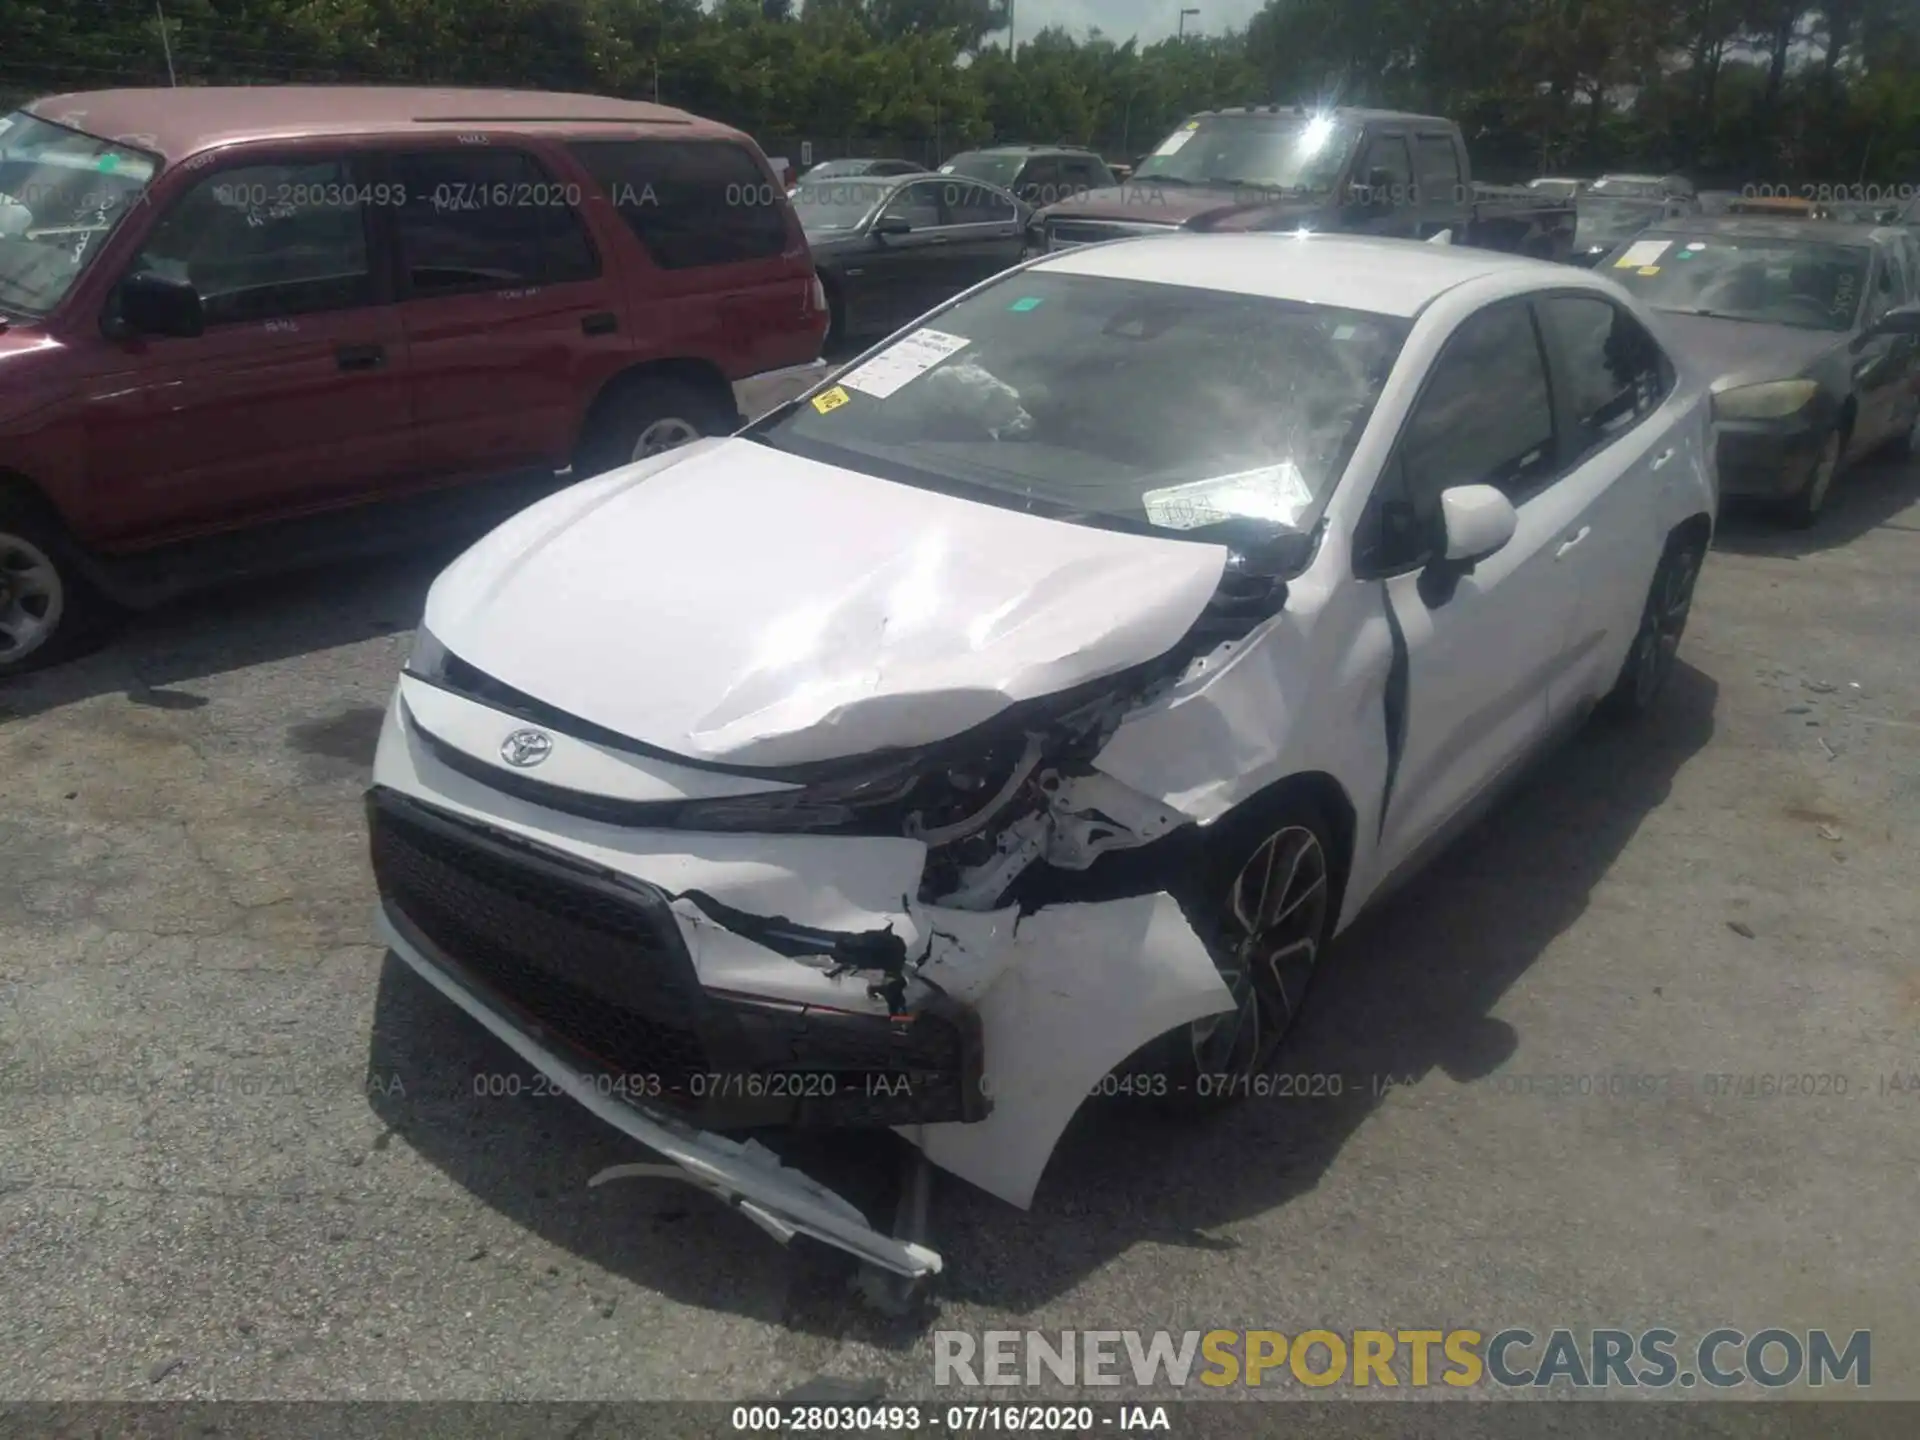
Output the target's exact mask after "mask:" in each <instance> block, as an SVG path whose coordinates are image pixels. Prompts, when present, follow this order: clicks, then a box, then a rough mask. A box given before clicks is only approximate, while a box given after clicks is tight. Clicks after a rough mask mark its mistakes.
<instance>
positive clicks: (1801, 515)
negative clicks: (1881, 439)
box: [1785, 429, 1846, 530]
mask: <svg viewBox="0 0 1920 1440" xmlns="http://www.w3.org/2000/svg"><path fill="white" fill-rule="evenodd" d="M1845 439H1846V437H1845V436H1844V435H1843V434H1842V433H1841V431H1839V430H1838V429H1835V430H1830V431H1828V432H1827V437H1826V439H1824V440H1823V441H1821V442H1820V453H1819V454H1818V455H1816V456H1815V457H1814V460H1813V468H1812V469H1810V470H1809V471H1808V472H1807V481H1806V484H1804V485H1802V486H1801V487H1800V492H1799V493H1798V494H1797V495H1795V496H1794V497H1793V498H1792V499H1791V500H1789V501H1787V504H1786V510H1785V514H1786V521H1787V524H1789V525H1791V526H1792V527H1793V528H1794V529H1796V530H1811V529H1812V528H1813V527H1814V525H1815V524H1817V523H1818V522H1819V519H1820V512H1821V511H1823V510H1824V509H1826V505H1827V497H1828V495H1830V494H1831V493H1832V492H1833V480H1834V476H1836V475H1837V474H1839V473H1840V455H1841V452H1842V450H1843V449H1844V448H1845Z"/></svg>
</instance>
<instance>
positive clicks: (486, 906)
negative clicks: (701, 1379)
mask: <svg viewBox="0 0 1920 1440" xmlns="http://www.w3.org/2000/svg"><path fill="white" fill-rule="evenodd" d="M1711 442H1712V435H1711V430H1710V420H1709V410H1708V403H1707V395H1706V390H1705V388H1704V386H1703V384H1702V383H1701V381H1700V379H1699V378H1698V377H1694V376H1692V375H1689V374H1687V373H1685V372H1684V371H1682V370H1681V369H1679V368H1678V367H1676V365H1675V364H1674V362H1673V361H1672V360H1671V359H1670V358H1669V357H1668V356H1667V355H1666V354H1665V353H1664V352H1663V351H1662V350H1661V348H1660V346H1659V345H1658V343H1656V341H1655V340H1654V339H1653V338H1652V336H1651V334H1650V331H1649V328H1648V326H1647V324H1646V322H1645V317H1644V316H1643V315H1642V314H1641V312H1640V311H1639V309H1638V308H1637V306H1636V303H1635V302H1634V301H1633V300H1631V299H1630V298H1629V297H1628V296H1627V295H1626V294H1625V293H1624V292H1623V291H1621V290H1620V289H1619V288H1617V287H1615V286H1613V285H1612V284H1611V283H1610V282H1608V281H1606V280H1605V279H1602V278H1598V277H1595V276H1593V275H1590V274H1587V273H1585V272H1582V271H1578V270H1573V269H1569V268H1563V267H1558V266H1553V265H1549V264H1546V263H1543V262H1537V261H1530V260H1521V259H1517V258H1512V257H1507V256H1501V255H1496V254H1492V253H1485V252H1480V251H1475V250H1467V249H1454V248H1451V247H1442V246H1432V245H1416V244H1412V243H1408V242H1398V241H1380V240H1366V239H1356V238H1350V237H1316V236H1279V235H1249V236H1217V237H1215V236H1179V237H1172V238H1164V239H1163V238H1147V239H1140V240H1126V241H1120V242H1116V243H1114V244H1110V245H1104V246H1099V247H1094V248H1089V249H1083V250H1077V251H1072V252H1068V253H1065V254H1061V255H1056V256H1052V257H1050V258H1047V259H1044V260H1041V261H1038V262H1035V263H1032V264H1029V265H1026V266H1023V267H1020V268H1018V269H1015V270H1012V271H1008V272H1006V273H1005V274H1003V275H1001V276H999V277H997V278H995V279H994V280H991V281H989V282H987V283H986V284H985V285H983V286H980V287H978V288H976V289H974V290H972V291H971V292H969V293H967V294H965V295H963V296H961V297H960V298H959V299H958V300H956V301H954V302H952V303H951V304H949V305H947V306H946V307H944V308H942V309H940V310H938V311H935V312H933V313H932V314H930V315H929V316H927V317H926V318H925V319H924V320H923V321H922V322H921V323H920V325H918V326H917V327H915V328H914V329H912V330H910V331H907V332H903V333H902V334H900V335H898V336H896V337H894V338H893V339H892V340H890V341H888V342H886V343H885V344H883V345H881V346H880V347H878V348H877V349H875V350H873V351H871V352H869V353H868V354H867V355H865V356H862V357H861V358H860V359H859V360H857V361H856V362H854V364H853V365H852V366H850V367H849V368H847V369H846V370H844V371H842V372H840V374H839V375H837V376H836V377H835V378H834V379H832V380H830V381H829V382H827V384H826V385H825V386H823V387H822V388H819V389H816V390H815V391H813V392H810V393H809V394H807V395H805V396H802V397H801V398H800V399H799V400H797V401H795V402H793V403H791V404H789V405H787V406H784V407H782V408H781V409H780V410H777V411H775V412H774V413H772V414H771V415H768V416H766V417H764V418H763V419H761V420H759V421H757V422H756V423H754V424H753V425H751V426H749V427H748V429H747V430H745V431H744V432H742V433H741V434H739V435H736V436H733V437H731V438H726V439H713V440H703V441H700V442H697V443H695V444H693V445H690V446H688V447H686V448H684V449H681V450H677V451H674V452H672V453H670V454H666V455H662V456H656V457H654V458H652V459H649V460H645V461H642V462H640V463H638V464H635V465H631V466H628V467H626V468H624V469H621V470H616V471H613V472H612V473H610V474H606V475H603V476H601V477H599V478H597V479H594V480H591V481H588V482H586V483H584V484H580V485H576V486H574V487H572V488H570V489H568V490H566V491H564V492H562V493H560V494H558V495H555V496H553V497H552V498H551V499H548V500H546V501H544V502H542V503H540V504H538V505H536V506H534V507H533V508H532V509H529V510H527V511H525V512H524V513H522V514H521V515H519V516H517V517H516V518H515V519H513V520H511V521H510V522H508V523H507V524H506V525H504V526H502V527H501V528H500V529H498V530H497V531H495V532H494V533H493V534H491V535H490V536H489V537H487V538H486V539H485V540H483V541H481V542H480V543H479V544H478V545H476V546H475V547H474V548H473V549H472V550H470V551H469V552H468V553H467V554H466V555H464V556H463V557H462V558H461V559H460V560H459V561H457V562H456V563H455V564H454V565H453V566H452V567H451V568H450V569H449V570H448V571H447V572H446V573H445V574H444V575H442V576H441V577H440V578H439V580H438V581H437V582H436V583H435V585H434V587H433V590H432V593H431V594H430V595H429V597H428V600H427V608H426V616H425V621H424V625H423V628H422V632H421V634H420V637H419V640H418V642H417V648H416V650H415V652H414V655H413V657H412V659H411V660H410V662H409V664H408V666H407V670H406V673H405V674H404V675H403V676H402V678H401V680H400V685H399V691H398V694H397V695H396V697H395V699H394V702H393V705H392V707H391V710H390V712H389V714H388V716H387V719H386V723H385V729H384V732H383V734H382V736H381V741H380V749H379V757H378V760H377V762H376V767H375V774H374V785H373V788H372V790H371V791H370V792H369V795H368V810H369V819H370V825H371V832H372V835H371V843H372V855H373V866H374V871H375V874H376V876H377V878H378V882H379V890H380V897H381V915H380V923H381V926H382V931H383V934H384V937H385V939H386V940H387V941H388V942H389V943H390V944H391V946H392V948H393V949H394V951H395V952H397V953H398V954H399V956H400V957H401V958H402V959H403V960H405V961H406V962H407V963H408V964H409V965H411V966H412V967H413V968H414V969H415V970H417V971H418V972H419V973H420V974H421V975H422V976H424V977H425V978H426V979H427V980H428V981H429V982H431V983H432V984H433V985H435V986H436V987H438V988H439V989H440V990H441V991H442V992H444V993H445V994H446V995H447V997H448V998H449V999H451V1000H452V1001H454V1002H455V1003H456V1004H458V1005H460V1006H461V1007H462V1008H464V1009H465V1010H467V1011H468V1012H469V1013H470V1014H472V1015H473V1016H474V1017H475V1018H476V1019H477V1020H478V1021H479V1022H480V1023H481V1024H483V1025H485V1026H486V1027H487V1028H488V1029H490V1030H491V1031H493V1032H494V1033H495V1034H496V1035H498V1036H499V1037H500V1038H501V1039H502V1040H504V1041H505V1042H506V1043H507V1044H508V1045H509V1046H511V1047H512V1048H513V1049H514V1050H516V1051H517V1052H518V1053H519V1054H520V1055H521V1056H522V1057H523V1058H524V1059H525V1060H526V1061H527V1062H528V1063H530V1064H531V1065H533V1066H535V1067H537V1068H538V1069H539V1070H541V1071H543V1072H545V1073H546V1075H547V1076H549V1077H550V1078H551V1079H552V1080H553V1081H555V1082H556V1083H557V1084H559V1085H560V1086H563V1087H565V1088H567V1089H569V1090H570V1091H571V1092H572V1093H574V1094H575V1095H577V1096H578V1098H579V1099H580V1101H581V1102H582V1103H583V1104H585V1105H587V1106H589V1107H590V1108H592V1109H593V1110H594V1111H595V1112H596V1113H597V1114H599V1115H600V1116H602V1117H603V1118H604V1119H606V1120H607V1121H609V1122H610V1123H612V1124H614V1125H616V1126H618V1127H619V1128H620V1129H622V1130H624V1131H626V1132H627V1133H628V1134H629V1135H631V1136H633V1137H634V1138H636V1139H638V1140H639V1141H641V1142H643V1143H644V1144H645V1145H646V1146H648V1147H650V1148H651V1149H652V1150H654V1151H656V1152H658V1153H659V1154H660V1155H663V1156H664V1157H665V1158H666V1159H667V1160H668V1161H670V1162H672V1165H674V1166H677V1167H679V1168H678V1172H671V1171H669V1172H668V1173H681V1174H684V1175H685V1176H686V1177H688V1178H690V1179H693V1180H695V1181H696V1182H697V1183H699V1184H702V1185H704V1186H706V1187H707V1188H709V1189H711V1190H713V1191H715V1192H717V1193H719V1194H721V1195H722V1196H724V1197H726V1198H727V1199H728V1200H729V1201H731V1202H732V1203H733V1204H735V1205H736V1206H738V1207H739V1208H740V1209H741V1210H742V1211H743V1212H744V1213H745V1214H746V1215H748V1216H749V1217H750V1218H752V1219H754V1220H755V1221H756V1222H758V1223H759V1224H761V1225H762V1226H764V1227H765V1228H767V1229H768V1230H770V1231H771V1232H772V1233H773V1234H775V1235H776V1236H779V1237H781V1238H783V1239H785V1238H788V1237H791V1236H792V1235H793V1234H795V1233H806V1234H810V1235H813V1236H816V1237H819V1238H821V1239H823V1240H826V1241H828V1242H829V1243H831V1244H834V1245H838V1246H840V1247H842V1248H843V1249H846V1250H849V1251H852V1252H853V1253H855V1254H857V1255H859V1256H861V1257H863V1258H865V1259H866V1260H868V1261H870V1262H872V1263H873V1264H875V1265H877V1266H880V1267H882V1268H883V1269H886V1270H890V1271H893V1272H895V1273H896V1274H899V1275H905V1276H918V1275H924V1274H926V1273H929V1272H931V1271H934V1270H937V1269H939V1267H940V1257H939V1255H938V1254H937V1253H936V1252H935V1251H934V1250H932V1249H931V1248H929V1247H928V1246H927V1245H925V1244H923V1243H920V1240H921V1239H922V1238H924V1237H917V1238H916V1237H915V1236H913V1235H912V1234H910V1233H909V1234H906V1235H901V1234H891V1233H888V1232H887V1231H886V1230H883V1229H881V1228H879V1227H876V1226H875V1225H873V1224H870V1223H869V1221H868V1219H867V1218H865V1217H864V1216H862V1215H861V1214H860V1213H859V1212H858V1211H857V1210H856V1209H855V1208H854V1207H853V1206H851V1205H850V1204H848V1203H847V1202H846V1201H844V1200H843V1199H841V1198H840V1197H838V1196H836V1195H834V1194H833V1193H832V1192H830V1191H828V1190H827V1189H825V1188H824V1187H822V1186H820V1185H818V1184H817V1183H815V1182H814V1181H812V1180H811V1179H809V1178H807V1177H806V1176H804V1175H802V1174H800V1173H798V1172H797V1171H796V1170H795V1169H793V1168H790V1167H788V1166H785V1165H783V1164H782V1162H781V1161H780V1159H779V1158H778V1156H777V1155H776V1154H775V1153H774V1152H773V1151H772V1150H770V1149H768V1148H766V1147H764V1146H762V1145H761V1144H759V1143H758V1142H756V1141H751V1140H738V1139H730V1138H727V1135H726V1133H725V1132H728V1131H733V1132H738V1131H741V1130H745V1129H752V1130H756V1131H760V1130H763V1129H764V1128H767V1127H771V1128H775V1129H778V1128H782V1127H786V1128H808V1127H861V1126H864V1127H871V1128H874V1129H891V1130H894V1131H896V1132H898V1133H899V1134H900V1135H902V1136H904V1137H905V1138H906V1139H907V1140H908V1141H909V1142H911V1143H912V1145H914V1146H917V1147H918V1148H919V1151H920V1152H922V1154H923V1155H924V1156H925V1157H926V1159H927V1160H930V1161H931V1162H932V1163H933V1164H934V1165H936V1166H938V1167H940V1168H942V1169H945V1170H947V1171H949V1172H951V1173H953V1174H956V1175H959V1176H961V1177H963V1178H965V1179H966V1180H968V1181H971V1182H972V1183H974V1184H976V1185H979V1186H981V1187H983V1188H984V1189H986V1190H988V1191H989V1192H991V1193H993V1194H994V1195H996V1196H999V1197H1001V1198H1002V1199H1004V1200H1006V1201H1008V1202H1010V1203H1012V1204H1014V1205H1017V1206H1022V1207H1024V1206H1027V1205H1028V1204H1030V1203H1031V1201H1032V1197H1033V1195H1034V1190H1035V1186H1036V1185H1037V1184H1038V1182H1039V1179H1040V1176H1041V1173H1042V1171H1043V1170H1044V1169H1045V1167H1046V1164H1047V1160H1048V1157H1049V1155H1050V1154H1051V1153H1052V1151H1053V1149H1054V1146H1055V1142H1056V1141H1057V1140H1058V1138H1059V1136H1060V1134H1061V1132H1062V1130H1063V1129H1064V1128H1065V1127H1066V1125H1067V1123H1068V1121H1069V1120H1070V1119H1071V1117H1072V1116H1073V1113H1074V1111H1075V1110H1076V1109H1077V1108H1078V1107H1079V1106H1080V1104H1081V1102H1082V1100H1083V1099H1085V1097H1086V1096H1087V1095H1088V1094H1089V1092H1090V1091H1091V1090H1093V1089H1096V1088H1098V1087H1100V1086H1101V1085H1102V1083H1103V1081H1105V1080H1106V1079H1107V1077H1109V1076H1111V1075H1113V1074H1115V1073H1116V1072H1118V1073H1121V1074H1124V1075H1127V1076H1129V1077H1133V1078H1132V1079H1131V1080H1130V1082H1129V1083H1130V1084H1131V1085H1132V1086H1134V1087H1135V1090H1136V1093H1147V1094H1154V1095H1164V1096H1166V1097H1168V1098H1169V1099H1174V1100H1179V1099H1185V1100H1187V1101H1191V1102H1202V1103H1204V1102H1219V1101H1222V1100H1230V1099H1232V1098H1233V1097H1234V1096H1235V1095H1237V1094H1239V1093H1242V1092H1243V1091H1244V1090H1245V1089H1246V1088H1247V1081H1248V1077H1250V1076H1254V1075H1258V1074H1261V1073H1264V1072H1266V1071H1267V1070H1268V1069H1269V1067H1270V1066H1271V1065H1272V1063H1273V1061H1274V1056H1275V1051H1276V1047H1277V1046H1278V1044H1279V1042H1280V1040H1281V1039H1282V1037H1283V1035H1284V1034H1285V1032H1286V1030H1287V1027H1288V1024H1289V1023H1290V1021H1291V1020H1292V1019H1293V1017H1294V1016H1295V1015H1296V1014H1297V1013H1298V1010H1299V1007H1300V1004H1301V1000H1302V997H1303V995H1304V994H1305V993H1306V990H1307V986H1308V984H1309V982H1310V981H1311V979H1312V978H1313V974H1314V971H1315V967H1316V966H1317V965H1318V964H1319V963H1320V962H1321V960H1322V957H1323V955H1324V954H1325V950H1326V945H1327V942H1328V941H1329V940H1330V939H1331V938H1332V937H1333V936H1334V935H1336V934H1338V933H1339V932H1340V930H1342V929H1343V928H1344V927H1346V926H1347V925H1349V924H1350V923H1351V922H1352V921H1353V919H1354V918H1355V916H1356V915H1358V914H1359V912H1360V911H1361V910H1362V909H1363V908H1364V907H1365V906H1366V905H1367V904H1368V903H1369V902H1371V901H1373V900H1375V899H1376V898H1378V897H1379V896H1380V895H1381V894H1382V893H1384V891H1385V890H1386V889H1388V888H1389V887H1390V886H1391V885H1392V884H1393V883H1394V882H1395V881H1397V880H1398V879H1399V878H1400V877H1402V876H1403V875H1404V874H1405V873H1407V872H1408V871H1409V870H1410V869H1411V868H1412V867H1413V866H1414V865H1415V864H1417V863H1418V862H1419V860H1420V859H1421V858H1422V857H1423V856H1425V855H1426V854H1428V853H1430V852H1431V851H1432V849H1433V848H1434V847H1435V846H1436V845H1437V844H1438V843H1439V842H1440V841H1441V840H1443V839H1444V838H1445V837H1446V836H1447V835H1448V834H1449V833H1452V832H1453V831H1455V830H1456V829H1458V828H1459V826H1460V824H1461V823H1462V822H1463V820H1464V819H1466V818H1468V817H1469V816H1470V815H1471V814H1472V813H1473V811H1474V810H1475V809H1476V808H1477V806H1478V804H1479V803H1480V802H1483V801H1484V800H1486V799H1487V798H1488V797H1489V796H1490V795H1491V794H1492V793H1493V792H1494V791H1495V790H1496V788H1497V786H1498V784H1499V782H1500V781H1501V779H1502V778H1503V777H1505V776H1507V775H1509V774H1510V773H1512V772H1513V771H1515V770H1516V769H1517V768H1518V767H1520V766H1521V765H1522V764H1523V763H1524V762H1525V761H1526V760H1527V759H1528V757H1529V756H1530V755H1532V754H1533V753H1535V752H1536V751H1538V750H1539V749H1540V748H1541V747H1542V746H1543V745H1545V744H1547V743H1548V742H1549V741H1550V740H1551V739H1552V738H1553V737H1554V736H1555V735H1557V734H1559V733H1561V732H1563V731H1564V730H1565V729H1567V728H1568V727H1570V726H1572V725H1574V724H1576V723H1577V722H1579V721H1580V720H1582V719H1583V718H1584V717H1585V716H1586V715H1587V713H1588V712H1589V711H1590V710H1592V709H1593V708H1594V707H1595V706H1596V705H1602V706H1605V707H1607V708H1610V709H1612V710H1614V711H1616V712H1618V713H1620V714H1622V715H1625V716H1629V717H1630V716H1633V715H1635V714H1638V713H1640V712H1643V711H1645V710H1646V709H1647V707H1648V706H1649V705H1650V704H1651V703H1652V701H1653V700H1654V697H1655V695H1656V694H1657V693H1658V691H1659V689H1660V686H1661V682H1662V680H1663V679H1664V678H1665V676H1666V674H1667V673H1668V671H1669V669H1670V668H1671V666H1672V664H1673V661H1674V653H1675V650H1676V648H1677V647H1678V644H1679V641H1680V635H1681V631H1682V628H1683V627H1684V625H1685V623H1686V619H1687V612H1688V607H1689V604H1690V602H1691V598H1692V592H1693V582H1694V578H1695V576H1696V574H1697V572H1698V569H1699V566H1700V563H1701V559H1702V557H1703V556H1704V555H1705V553H1706V550H1707V545H1708V541H1709V538H1710V536H1711V531H1712V524H1713V516H1714V512H1715V478H1714V474H1713V471H1712V461H1711V456H1712V448H1713V447H1712V443H1711ZM923 1173H924V1172H923Z"/></svg>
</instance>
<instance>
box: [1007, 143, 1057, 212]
mask: <svg viewBox="0 0 1920 1440" xmlns="http://www.w3.org/2000/svg"><path fill="white" fill-rule="evenodd" d="M1013 193H1014V194H1016V195H1018V196H1019V197H1020V198H1021V199H1022V200H1024V201H1026V202H1027V203H1028V204H1029V205H1051V204H1053V203H1054V202H1055V201H1056V200H1064V199H1066V198H1068V195H1069V194H1070V192H1069V191H1068V190H1067V189H1066V186H1065V179H1064V177H1063V176H1062V175H1061V173H1060V161H1059V160H1058V159H1057V158H1055V157H1054V156H1051V155H1043V156H1041V157H1040V158H1038V159H1036V160H1029V161H1028V162H1027V165H1026V168H1025V169H1023V170H1022V171H1021V172H1020V179H1019V181H1018V183H1016V184H1015V185H1014V186H1013Z"/></svg>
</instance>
